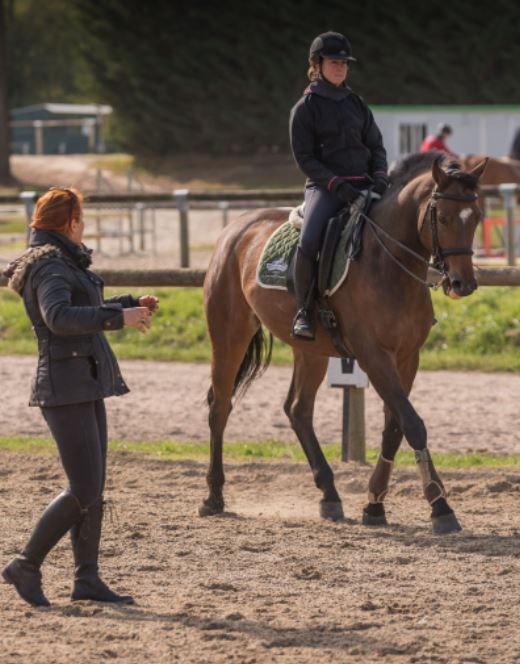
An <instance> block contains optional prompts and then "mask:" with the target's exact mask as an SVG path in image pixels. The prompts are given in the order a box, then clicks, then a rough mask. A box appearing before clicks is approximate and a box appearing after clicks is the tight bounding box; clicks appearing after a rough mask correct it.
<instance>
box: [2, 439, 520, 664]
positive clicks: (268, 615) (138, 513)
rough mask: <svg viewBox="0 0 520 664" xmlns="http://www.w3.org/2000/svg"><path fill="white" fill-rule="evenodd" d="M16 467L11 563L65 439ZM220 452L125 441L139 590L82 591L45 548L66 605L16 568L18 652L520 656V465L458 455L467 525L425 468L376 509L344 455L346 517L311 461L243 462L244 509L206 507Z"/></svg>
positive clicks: (467, 659)
mask: <svg viewBox="0 0 520 664" xmlns="http://www.w3.org/2000/svg"><path fill="white" fill-rule="evenodd" d="M0 468H1V471H0V558H1V560H0V562H1V563H3V562H5V561H6V560H7V559H8V558H9V557H10V556H11V555H12V554H13V553H14V552H15V551H16V550H17V549H18V547H19V546H21V545H22V543H23V541H24V539H25V537H26V535H27V532H28V529H29V527H30V525H31V524H32V523H33V521H34V519H35V518H36V515H37V514H38V513H39V511H40V510H41V508H43V506H44V505H45V504H46V502H48V500H49V499H50V498H51V497H52V496H53V495H54V494H55V493H56V492H57V491H58V490H59V489H60V488H61V482H62V475H61V471H60V469H59V466H58V463H57V461H56V460H55V459H54V458H51V457H28V456H21V455H16V454H13V453H6V452H0ZM205 470H206V469H205V465H203V464H199V463H195V462H176V463H174V462H151V461H143V460H138V459H136V458H135V457H131V456H125V455H121V454H118V455H113V456H112V457H111V461H110V470H109V477H110V482H109V490H108V494H109V497H110V498H111V499H112V500H114V501H115V503H116V505H117V507H118V514H119V521H118V523H119V525H118V526H116V525H115V524H112V525H111V524H110V522H109V523H108V524H107V528H106V535H105V539H104V544H103V551H104V559H103V569H104V576H105V578H106V580H107V581H109V582H110V583H112V584H114V586H116V587H117V589H119V590H120V591H131V592H133V593H134V594H135V596H136V598H137V600H138V603H137V605H136V606H134V607H120V608H117V607H103V606H101V605H96V604H93V603H82V604H80V605H78V604H74V605H73V604H71V603H70V602H69V600H68V593H69V592H70V581H71V571H72V565H71V554H70V550H69V543H68V541H66V540H64V541H63V543H61V544H60V545H59V546H58V548H57V549H56V550H55V551H54V552H53V553H52V554H51V556H50V557H49V560H48V561H47V562H46V564H45V566H44V583H45V588H46V591H47V594H48V596H49V598H50V599H51V601H52V602H53V607H52V608H51V609H43V610H35V609H31V608H30V607H28V606H27V605H25V604H24V603H22V601H21V600H19V599H18V598H17V597H15V596H14V595H13V590H12V589H11V588H10V587H8V586H5V585H0V615H1V621H2V629H1V631H0V652H1V653H2V655H1V660H2V664H15V663H19V662H31V661H38V662H51V661H52V662H53V663H55V664H62V663H63V664H69V663H70V662H71V661H74V662H78V663H79V664H83V663H86V662H99V661H105V660H112V659H117V661H120V662H125V664H126V663H128V664H134V663H135V664H137V663H139V664H142V662H143V661H149V662H153V663H154V664H161V663H163V662H164V663H166V662H168V663H169V662H172V661H175V662H182V663H183V664H184V663H186V662H212V663H213V662H217V663H218V662H236V663H237V664H238V663H240V664H245V663H250V664H253V663H260V662H262V663H263V662H288V663H294V662H298V664H311V663H312V664H316V663H333V662H334V663H336V662H349V663H360V664H361V663H362V664H367V663H372V662H379V661H385V662H386V661H390V662H395V663H396V664H401V663H405V662H406V663H411V662H440V663H446V664H459V663H460V664H462V663H463V662H464V663H466V664H469V663H473V664H477V663H480V664H482V663H491V662H493V664H501V663H508V664H510V663H511V662H520V634H519V631H518V597H519V596H520V574H519V572H520V568H519V560H518V556H519V555H520V554H519V547H518V545H519V543H520V536H519V535H520V533H519V529H518V526H519V523H518V518H517V516H516V515H517V513H518V496H519V489H520V473H518V472H515V473H505V474H504V473H497V472H469V471H467V472H456V473H455V472H452V473H445V474H444V476H445V479H446V480H447V484H448V486H449V487H450V489H451V492H452V494H453V496H452V503H453V505H454V506H455V507H456V509H457V511H458V515H459V518H460V520H461V522H462V524H463V525H464V527H465V531H464V532H463V533H462V534H460V535H456V536H449V537H446V538H438V537H434V536H433V535H431V534H430V528H429V523H428V509H427V506H426V504H425V503H424V501H423V500H422V499H421V497H420V495H419V494H420V491H419V486H418V480H417V477H416V475H415V472H414V470H413V469H409V470H407V469H405V470H398V471H397V475H396V482H395V485H394V486H393V488H392V491H391V495H390V497H389V499H388V505H389V516H390V518H391V520H392V523H393V525H392V526H391V527H389V528H387V529H366V528H365V527H363V526H361V525H360V522H359V516H360V512H361V508H362V505H363V503H364V501H365V486H366V480H367V474H368V469H367V468H355V467H354V468H353V467H345V466H341V467H337V468H335V470H336V473H337V478H338V485H339V489H340V491H341V493H342V494H343V496H344V505H345V510H346V513H347V515H348V517H350V518H349V520H347V521H345V522H343V523H338V524H332V523H325V522H323V521H320V520H319V519H318V517H317V500H318V496H317V492H316V489H315V488H314V486H313V484H312V480H311V477H310V475H309V473H308V471H307V468H306V467H305V466H304V465H303V464H299V465H288V464H276V465H274V464H251V465H234V466H229V467H228V475H227V479H228V482H227V485H226V487H227V498H228V509H229V512H228V513H227V514H226V515H225V516H223V517H219V518H213V519H212V518H208V519H200V518H198V517H197V516H196V510H197V506H198V504H199V502H200V499H201V497H202V496H203V494H204V493H205V487H204V485H205V482H204V474H205ZM28 498H29V500H28Z"/></svg>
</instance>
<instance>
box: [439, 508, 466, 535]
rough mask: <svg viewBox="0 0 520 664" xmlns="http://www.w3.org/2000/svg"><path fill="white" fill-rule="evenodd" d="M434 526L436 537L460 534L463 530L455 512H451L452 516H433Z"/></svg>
mask: <svg viewBox="0 0 520 664" xmlns="http://www.w3.org/2000/svg"><path fill="white" fill-rule="evenodd" d="M432 526H433V532H434V534H435V535H449V533H459V532H460V531H461V530H462V527H461V525H460V523H459V522H458V521H457V517H456V516H455V514H454V513H453V512H450V514H441V516H433V517H432Z"/></svg>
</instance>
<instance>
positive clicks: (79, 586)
mask: <svg viewBox="0 0 520 664" xmlns="http://www.w3.org/2000/svg"><path fill="white" fill-rule="evenodd" d="M102 522H103V497H102V496H100V497H99V498H98V499H97V500H96V502H94V503H93V504H92V505H90V507H89V508H88V510H87V512H86V514H85V516H84V518H83V519H82V521H81V522H80V523H77V524H76V525H75V526H74V527H73V528H72V530H71V537H72V550H73V552H74V563H75V570H74V588H73V589H72V594H71V599H72V600H74V601H77V600H87V599H89V600H93V601H95V602H121V603H123V604H133V603H134V598H133V597H131V596H130V595H118V594H117V593H115V592H113V591H112V590H110V588H109V587H108V586H107V585H106V584H105V583H104V581H102V580H101V579H100V578H99V568H98V558H99V543H100V540H101V526H102Z"/></svg>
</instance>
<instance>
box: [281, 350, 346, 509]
mask: <svg viewBox="0 0 520 664" xmlns="http://www.w3.org/2000/svg"><path fill="white" fill-rule="evenodd" d="M293 351H294V373H293V378H292V381H291V387H290V388H289V393H288V395H287V399H286V401H285V405H284V410H285V412H286V414H287V416H288V418H289V420H290V422H291V426H292V428H293V430H294V432H295V433H296V435H297V436H298V440H299V441H300V443H301V446H302V448H303V451H304V452H305V456H306V457H307V460H308V461H309V465H310V467H311V469H312V474H313V476H314V482H315V484H316V486H317V487H318V489H320V490H321V491H322V494H323V498H322V500H321V502H320V516H322V517H323V518H324V519H330V520H331V521H338V520H339V519H342V518H343V506H342V504H341V499H340V497H339V494H338V492H337V491H336V486H335V484H334V473H333V472H332V468H331V467H330V466H329V464H328V463H327V460H326V459H325V456H324V454H323V452H322V450H321V447H320V444H319V442H318V439H317V438H316V434H315V433H314V426H313V415H314V402H315V399H316V392H317V391H318V388H319V386H320V385H321V383H322V381H323V378H324V376H325V373H326V371H327V363H328V358H326V357H324V356H321V355H312V354H311V353H303V352H302V351H300V350H298V349H293Z"/></svg>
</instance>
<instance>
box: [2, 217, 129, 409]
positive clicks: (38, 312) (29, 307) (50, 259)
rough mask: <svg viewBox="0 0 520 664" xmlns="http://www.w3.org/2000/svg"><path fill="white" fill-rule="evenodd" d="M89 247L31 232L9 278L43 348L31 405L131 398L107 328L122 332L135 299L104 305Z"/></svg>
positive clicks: (112, 300) (121, 298) (122, 297)
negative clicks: (112, 397) (90, 266)
mask: <svg viewBox="0 0 520 664" xmlns="http://www.w3.org/2000/svg"><path fill="white" fill-rule="evenodd" d="M89 264H90V256H89V253H88V251H87V250H85V248H84V247H79V246H78V245H76V244H74V243H73V242H71V241H70V240H68V238H66V237H65V236H64V235H61V234H60V233H54V232H46V231H41V230H37V231H33V232H32V234H31V240H30V248H29V249H28V250H27V251H26V252H25V253H24V254H23V255H22V256H20V258H18V259H17V260H16V261H14V262H13V263H11V265H10V266H9V267H8V268H7V270H6V272H5V274H6V275H7V276H8V277H9V286H10V287H11V288H12V289H13V290H15V291H16V292H18V293H19V294H20V295H21V296H22V298H23V301H24V305H25V309H26V311H27V314H28V316H29V319H30V321H31V323H32V325H33V330H34V333H35V335H36V339H37V342H38V366H37V371H36V377H35V378H34V381H33V385H32V393H31V399H30V405H31V406H44V407H48V406H62V405H67V404H74V403H82V402H86V401H96V400H98V399H104V398H105V397H110V396H113V395H121V394H125V393H126V392H128V391H129V390H128V387H127V385H126V383H125V381H124V380H123V377H122V376H121V371H120V369H119V366H118V363H117V360H116V358H115V355H114V353H113V352H112V349H111V348H110V346H109V344H108V341H107V339H106V338H105V335H104V330H117V329H120V328H122V327H123V308H127V307H134V306H138V301H137V300H136V299H134V298H133V297H132V296H130V295H119V296H116V297H113V298H110V299H109V300H104V299H103V280H102V279H101V278H100V277H99V276H97V275H96V274H94V273H93V272H91V271H90V270H89V269H88V265H89Z"/></svg>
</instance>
